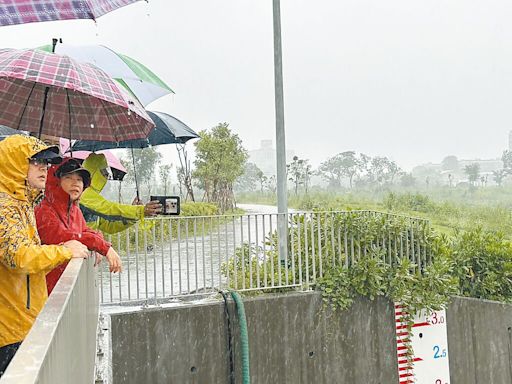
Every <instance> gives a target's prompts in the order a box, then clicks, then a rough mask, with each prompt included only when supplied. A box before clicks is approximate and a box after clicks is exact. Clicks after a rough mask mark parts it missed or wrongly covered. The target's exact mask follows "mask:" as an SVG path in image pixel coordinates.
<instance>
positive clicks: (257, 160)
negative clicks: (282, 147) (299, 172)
mask: <svg viewBox="0 0 512 384" xmlns="http://www.w3.org/2000/svg"><path fill="white" fill-rule="evenodd" d="M248 152H249V160H248V161H249V162H250V163H254V164H256V166H257V167H258V168H259V169H261V170H262V172H263V173H264V174H265V176H272V175H275V174H276V173H277V171H276V149H275V148H274V145H273V142H272V140H261V146H260V148H259V149H255V150H252V151H248ZM294 155H295V153H294V151H293V150H288V151H286V163H290V162H291V161H292V159H293V156H294Z"/></svg>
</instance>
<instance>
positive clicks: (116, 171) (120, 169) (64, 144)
mask: <svg viewBox="0 0 512 384" xmlns="http://www.w3.org/2000/svg"><path fill="white" fill-rule="evenodd" d="M59 145H60V151H61V152H62V153H64V156H65V157H73V158H74V159H78V160H85V159H87V157H88V156H89V155H90V154H91V153H93V152H90V151H73V152H66V151H67V150H68V149H69V140H68V139H64V138H61V139H60V141H59ZM96 153H102V154H104V155H105V158H106V159H107V164H108V166H109V167H110V168H111V169H112V178H113V179H114V180H119V181H122V180H123V178H124V176H125V175H126V172H127V171H126V168H125V167H124V165H123V164H122V163H121V160H119V158H117V156H116V155H114V154H113V153H112V152H110V151H106V150H105V151H99V152H96Z"/></svg>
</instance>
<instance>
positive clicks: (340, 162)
mask: <svg viewBox="0 0 512 384" xmlns="http://www.w3.org/2000/svg"><path fill="white" fill-rule="evenodd" d="M366 164H367V157H366V155H363V154H361V155H360V157H359V158H358V157H357V156H356V153H355V152H354V151H346V152H341V153H338V154H337V155H335V156H333V157H331V158H329V159H327V160H326V161H324V162H323V163H322V164H320V166H319V167H318V174H319V175H320V176H322V177H323V178H324V179H325V180H326V181H327V182H329V184H330V185H331V186H333V187H341V179H342V178H343V177H348V179H349V183H350V188H352V180H353V178H354V176H355V175H356V174H357V173H359V172H361V171H362V170H363V168H366Z"/></svg>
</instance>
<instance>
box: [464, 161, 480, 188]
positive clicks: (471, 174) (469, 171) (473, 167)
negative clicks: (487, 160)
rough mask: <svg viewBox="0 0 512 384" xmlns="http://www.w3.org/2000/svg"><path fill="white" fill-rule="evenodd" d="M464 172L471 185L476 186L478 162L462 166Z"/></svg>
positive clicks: (478, 169)
mask: <svg viewBox="0 0 512 384" xmlns="http://www.w3.org/2000/svg"><path fill="white" fill-rule="evenodd" d="M464 173H466V175H468V180H469V183H470V184H471V185H473V186H476V181H477V180H478V175H479V174H480V164H478V163H472V164H469V165H466V166H465V167H464Z"/></svg>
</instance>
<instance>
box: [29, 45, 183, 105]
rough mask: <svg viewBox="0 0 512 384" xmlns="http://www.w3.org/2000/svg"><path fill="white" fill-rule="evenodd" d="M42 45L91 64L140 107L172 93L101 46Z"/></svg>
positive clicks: (146, 70)
mask: <svg viewBox="0 0 512 384" xmlns="http://www.w3.org/2000/svg"><path fill="white" fill-rule="evenodd" d="M54 44H55V45H52V44H48V45H44V46H42V47H39V48H38V49H40V50H43V51H46V52H53V51H54V52H55V53H58V54H61V55H67V56H70V57H72V58H74V59H75V60H78V61H81V62H88V63H92V64H94V65H95V66H97V67H99V68H101V69H103V70H104V71H105V72H106V73H107V74H108V75H109V76H110V77H112V78H114V79H115V80H116V81H117V82H118V83H119V84H121V85H122V86H123V87H124V88H125V89H127V90H128V91H129V92H130V93H131V94H132V95H133V96H135V97H136V98H137V99H138V100H139V101H140V102H141V104H142V105H144V106H146V105H148V104H149V103H151V102H152V101H154V100H156V99H158V98H160V97H162V96H165V95H168V94H170V93H174V91H173V90H172V89H171V88H170V87H169V86H168V85H167V84H166V83H165V82H164V81H163V80H162V79H161V78H160V77H158V76H157V75H156V74H155V73H154V72H153V71H151V70H150V69H149V68H148V67H146V66H145V65H143V64H141V63H139V62H138V61H137V60H134V59H132V58H131V57H128V56H126V55H122V54H120V53H117V52H115V51H113V50H112V49H110V48H108V47H105V46H103V45H86V46H73V45H69V44H58V45H57V44H56V40H54Z"/></svg>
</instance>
